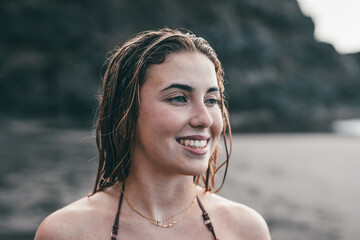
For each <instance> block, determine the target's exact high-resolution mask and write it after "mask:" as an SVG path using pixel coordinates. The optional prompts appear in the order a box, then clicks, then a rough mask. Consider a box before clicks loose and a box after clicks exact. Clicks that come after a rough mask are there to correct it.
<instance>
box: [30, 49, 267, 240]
mask: <svg viewBox="0 0 360 240" xmlns="http://www.w3.org/2000/svg"><path fill="white" fill-rule="evenodd" d="M219 97H220V92H219V90H218V83H217V78H216V73H215V69H214V64H213V63H212V62H211V61H210V60H209V59H208V58H207V57H206V56H205V55H203V54H202V53H199V52H194V51H193V52H190V51H182V52H177V53H172V54H170V55H169V56H167V57H166V59H165V61H164V62H163V63H161V64H157V65H152V66H150V67H149V69H148V71H147V75H146V79H145V83H144V84H143V85H142V87H141V89H140V109H139V115H138V121H137V125H136V132H135V141H134V145H133V146H132V148H131V163H132V165H131V168H130V173H129V176H128V177H127V179H126V186H125V191H126V194H127V197H128V199H129V201H131V203H132V204H133V205H134V206H136V207H137V209H138V210H140V211H141V212H142V213H143V214H145V215H146V216H148V217H149V218H151V219H166V218H167V217H169V216H171V215H173V214H175V213H177V212H178V211H179V209H184V206H188V205H189V203H191V201H192V199H193V198H194V194H196V195H197V196H198V197H199V198H200V199H201V201H202V203H203V205H204V207H205V209H206V211H207V212H208V213H209V215H210V218H211V220H212V223H213V226H214V228H215V232H216V235H217V237H218V238H219V239H226V240H232V239H234V240H235V239H236V240H238V239H241V240H270V235H269V230H268V227H267V225H266V223H265V221H264V220H263V218H262V217H261V216H260V215H259V214H258V213H256V212H255V211H254V210H252V209H250V208H248V207H246V206H244V205H242V204H238V203H234V202H232V201H230V200H227V199H225V198H223V197H220V196H218V195H216V194H214V193H210V192H205V191H204V190H203V189H202V188H201V187H196V186H195V185H194V183H193V176H194V175H199V174H201V173H203V172H204V171H205V170H206V169H207V167H208V161H209V158H210V156H211V155H212V153H213V151H214V149H215V147H216V145H217V143H218V140H219V137H220V134H221V131H222V128H223V120H222V114H221V109H220V107H219V105H218V99H219ZM191 141H193V142H192V143H191ZM195 145H196V146H195ZM120 188H121V186H120V184H115V185H113V186H111V187H109V188H107V189H106V190H105V191H100V192H97V193H95V194H94V195H92V196H91V197H85V198H83V199H80V200H79V201H77V202H75V203H72V204H70V205H68V206H66V207H65V208H63V209H60V210H58V211H57V212H55V213H53V214H51V215H50V216H49V217H48V218H46V219H45V220H44V222H43V223H42V224H41V225H40V227H39V229H38V232H37V235H36V237H35V239H36V240H42V239H59V240H60V239H94V240H95V239H110V236H109V233H110V232H111V228H112V225H113V222H114V216H115V213H116V210H117V205H118V201H119V197H120ZM201 214H202V212H201V210H200V208H199V207H198V205H197V203H195V204H194V206H193V207H192V208H191V210H190V211H189V213H188V214H187V215H186V217H184V218H183V219H182V220H181V221H179V222H178V223H176V225H174V226H173V227H171V228H166V229H165V228H161V227H158V226H154V225H153V224H151V223H149V222H148V221H147V220H146V219H144V218H143V217H141V216H140V215H139V214H137V213H135V212H134V211H133V210H132V209H131V208H130V206H129V205H128V204H127V203H126V201H123V204H122V207H121V214H120V224H119V229H120V230H119V235H118V239H160V240H162V239H173V240H180V239H181V240H183V239H197V240H210V239H213V236H212V235H211V233H210V232H209V230H208V229H207V228H206V226H205V225H204V222H203V219H202V216H201Z"/></svg>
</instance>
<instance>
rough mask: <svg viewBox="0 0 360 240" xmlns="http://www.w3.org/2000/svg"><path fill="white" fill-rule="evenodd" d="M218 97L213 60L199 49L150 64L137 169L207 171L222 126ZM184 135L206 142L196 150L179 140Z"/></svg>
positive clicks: (143, 92)
mask: <svg viewBox="0 0 360 240" xmlns="http://www.w3.org/2000/svg"><path fill="white" fill-rule="evenodd" d="M219 97H220V92H219V90H218V88H217V79H216V73H215V69H214V65H213V63H212V62H211V61H210V60H209V59H208V58H207V57H206V56H205V55H203V54H201V53H191V52H181V53H175V54H172V55H170V56H168V58H167V60H166V61H165V62H164V63H162V64H159V65H152V66H151V67H150V68H149V70H148V73H147V78H146V81H145V83H144V85H143V86H142V88H141V91H140V111H139V118H138V123H137V131H136V140H135V146H134V149H133V152H132V156H133V159H134V161H133V163H134V165H133V166H132V167H133V169H134V168H135V169H136V168H137V166H138V165H139V166H141V167H142V168H143V170H142V172H151V173H155V172H156V174H157V175H171V176H176V175H180V176H181V175H189V176H194V175H199V174H201V173H203V172H204V171H205V170H206V168H207V166H208V159H209V158H210V156H211V154H212V152H213V151H214V149H215V146H216V145H217V142H218V140H219V137H220V134H221V131H222V127H223V123H222V115H221V109H220V107H219V105H218V99H219ZM185 138H187V139H189V140H190V139H193V140H196V139H197V140H198V141H199V140H206V141H207V143H206V146H205V147H204V148H201V149H199V148H195V149H194V148H190V147H186V146H184V145H182V144H180V143H179V141H180V139H185ZM192 149H193V151H191V150H192ZM196 150H198V151H196ZM200 150H201V151H200ZM145 167H146V168H147V169H145Z"/></svg>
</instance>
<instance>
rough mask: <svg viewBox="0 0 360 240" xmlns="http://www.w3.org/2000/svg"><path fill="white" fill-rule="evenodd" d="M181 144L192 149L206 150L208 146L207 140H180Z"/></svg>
mask: <svg viewBox="0 0 360 240" xmlns="http://www.w3.org/2000/svg"><path fill="white" fill-rule="evenodd" d="M179 143H180V144H182V145H185V146H187V147H192V148H204V147H205V146H206V145H207V140H189V139H185V140H184V139H180V140H179Z"/></svg>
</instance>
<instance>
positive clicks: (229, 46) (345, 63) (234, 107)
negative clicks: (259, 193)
mask: <svg viewBox="0 0 360 240" xmlns="http://www.w3.org/2000/svg"><path fill="white" fill-rule="evenodd" d="M164 26H168V27H172V28H177V27H182V28H187V29H190V30H192V31H193V32H194V33H196V34H197V35H199V36H203V37H204V38H206V39H207V40H208V41H209V42H210V43H211V45H212V46H213V47H214V48H215V50H216V51H217V52H218V54H219V58H220V60H221V61H222V62H223V66H224V68H225V72H226V79H227V81H228V85H227V93H228V96H229V108H230V111H231V114H232V116H233V117H232V122H233V127H234V129H236V130H242V131H326V130H328V128H329V123H330V122H331V121H333V120H334V119H339V118H350V117H360V110H359V108H358V106H359V104H360V95H359V94H358V93H359V92H360V91H359V90H360V82H359V81H358V80H359V76H360V70H359V66H360V55H359V54H354V55H339V54H338V53H337V52H336V51H335V50H334V48H333V47H332V46H331V45H329V44H324V43H319V42H316V41H315V40H314V37H313V30H314V26H313V23H312V21H311V19H310V18H308V17H305V16H303V14H302V13H301V12H300V9H299V7H298V4H297V2H296V1H295V0H275V1H267V0H243V1H236V0H224V1H215V0H214V1H204V0H197V1H190V0H183V1H176V0H153V1H145V0H140V1H127V0H123V1H117V0H109V1H94V0H88V1H85V0H72V1H70V0H61V1H60V0H57V1H55V0H54V1H46V0H35V1H29V0H17V1H11V0H6V1H1V2H0V29H1V33H0V34H1V38H0V84H1V88H0V96H1V101H0V110H1V113H2V115H20V116H31V117H34V116H39V117H44V116H52V117H59V116H68V117H70V118H71V119H76V118H78V117H82V118H84V119H89V120H91V116H92V114H93V112H94V110H93V109H94V106H95V105H96V99H95V97H94V95H96V94H97V89H98V87H99V86H100V85H101V78H100V75H101V66H102V63H103V62H104V60H105V54H106V52H108V51H110V50H111V49H112V48H113V47H114V46H115V45H121V44H122V43H123V42H124V41H125V40H126V39H127V38H128V37H129V36H131V35H132V34H134V33H137V32H139V31H142V30H148V29H158V28H161V27H164Z"/></svg>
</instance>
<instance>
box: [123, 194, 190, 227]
mask: <svg viewBox="0 0 360 240" xmlns="http://www.w3.org/2000/svg"><path fill="white" fill-rule="evenodd" d="M121 191H122V193H123V195H124V198H125V200H126V202H127V203H128V204H129V206H130V207H131V209H132V210H133V211H134V212H136V213H137V214H139V215H140V216H142V217H143V218H145V219H146V220H148V221H149V222H151V223H152V224H154V225H155V226H158V227H162V228H170V227H172V226H174V225H175V224H176V223H177V222H179V221H180V220H181V219H183V218H184V217H185V216H186V215H187V214H188V213H189V212H190V210H191V209H192V207H193V206H194V203H195V199H196V194H195V195H194V199H193V200H192V201H191V203H190V204H189V205H188V206H187V207H186V208H185V209H183V210H181V211H179V212H177V213H176V214H174V215H172V216H171V217H169V218H167V219H165V220H161V219H158V220H154V219H151V218H149V217H147V216H145V215H144V214H143V213H142V212H140V211H139V210H138V209H137V208H136V207H135V206H134V205H133V204H132V203H131V202H130V201H129V199H128V198H127V196H126V194H125V192H123V190H121ZM182 212H184V213H183V214H182V215H181V216H180V217H178V218H177V219H175V220H174V221H172V222H171V223H169V224H163V222H167V221H169V220H170V219H172V218H173V217H175V216H177V215H179V214H180V213H182Z"/></svg>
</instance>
